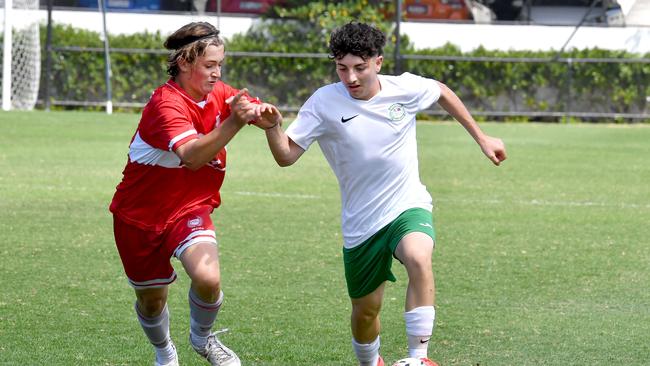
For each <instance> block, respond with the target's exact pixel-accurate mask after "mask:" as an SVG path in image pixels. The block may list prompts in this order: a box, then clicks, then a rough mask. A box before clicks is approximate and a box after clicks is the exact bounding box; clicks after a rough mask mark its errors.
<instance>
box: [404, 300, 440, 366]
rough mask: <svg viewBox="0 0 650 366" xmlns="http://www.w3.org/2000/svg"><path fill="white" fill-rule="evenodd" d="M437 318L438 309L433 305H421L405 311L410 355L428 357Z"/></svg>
mask: <svg viewBox="0 0 650 366" xmlns="http://www.w3.org/2000/svg"><path fill="white" fill-rule="evenodd" d="M435 319H436V309H435V308H434V307H433V306H421V307H418V308H415V309H413V310H411V311H408V312H405V313H404V321H405V323H406V336H407V338H408V345H409V357H415V358H423V357H427V351H428V349H429V339H431V334H432V333H433V326H434V324H435Z"/></svg>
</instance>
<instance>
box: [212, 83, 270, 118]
mask: <svg viewBox="0 0 650 366" xmlns="http://www.w3.org/2000/svg"><path fill="white" fill-rule="evenodd" d="M237 93H239V89H236V88H233V87H232V86H230V85H228V84H226V83H224V82H221V81H220V82H219V83H217V85H216V86H215V87H214V89H212V96H213V97H214V98H215V101H216V103H217V105H218V109H219V110H220V111H222V112H223V113H222V115H221V120H222V121H224V120H225V119H226V118H228V116H230V112H231V110H230V105H228V103H226V99H228V98H230V97H232V96H235V95H237ZM243 97H246V98H248V100H249V101H250V102H251V103H253V104H261V103H262V102H261V101H260V100H259V98H254V97H252V96H251V95H250V94H248V93H244V95H243ZM248 123H249V124H252V123H254V121H249V122H248Z"/></svg>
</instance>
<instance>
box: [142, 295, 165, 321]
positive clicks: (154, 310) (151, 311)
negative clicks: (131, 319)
mask: <svg viewBox="0 0 650 366" xmlns="http://www.w3.org/2000/svg"><path fill="white" fill-rule="evenodd" d="M166 303H167V298H166V297H165V296H162V295H149V296H141V297H139V298H138V309H139V310H140V312H141V313H142V315H144V316H146V317H156V316H158V315H160V313H162V311H163V309H164V308H165V304H166Z"/></svg>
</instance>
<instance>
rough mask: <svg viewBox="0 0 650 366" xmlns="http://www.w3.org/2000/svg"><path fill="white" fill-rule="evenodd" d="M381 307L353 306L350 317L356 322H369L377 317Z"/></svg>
mask: <svg viewBox="0 0 650 366" xmlns="http://www.w3.org/2000/svg"><path fill="white" fill-rule="evenodd" d="M380 310H381V305H370V306H369V305H366V306H355V307H353V309H352V316H353V317H354V318H355V319H357V320H358V321H362V322H371V321H373V320H375V319H376V318H377V317H378V316H379V311H380Z"/></svg>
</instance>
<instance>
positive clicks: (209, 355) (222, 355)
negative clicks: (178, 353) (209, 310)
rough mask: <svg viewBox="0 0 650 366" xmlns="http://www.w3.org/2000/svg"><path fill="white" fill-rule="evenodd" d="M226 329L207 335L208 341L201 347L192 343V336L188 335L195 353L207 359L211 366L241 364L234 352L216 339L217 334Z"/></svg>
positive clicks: (237, 365)
mask: <svg viewBox="0 0 650 366" xmlns="http://www.w3.org/2000/svg"><path fill="white" fill-rule="evenodd" d="M226 331H227V329H225V330H222V331H219V332H215V333H212V334H210V335H209V336H208V342H207V343H206V344H205V347H203V348H201V347H196V346H195V345H194V344H193V343H192V337H190V344H191V345H192V348H194V350H195V351H196V353H198V354H199V355H201V356H202V357H204V358H205V359H206V360H208V362H210V365H212V366H241V361H240V360H239V357H237V355H236V354H235V352H233V351H232V350H231V349H230V348H228V347H226V346H224V345H223V343H221V341H219V339H217V334H219V333H223V332H226Z"/></svg>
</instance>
